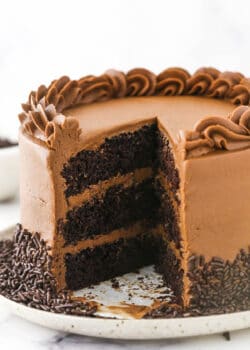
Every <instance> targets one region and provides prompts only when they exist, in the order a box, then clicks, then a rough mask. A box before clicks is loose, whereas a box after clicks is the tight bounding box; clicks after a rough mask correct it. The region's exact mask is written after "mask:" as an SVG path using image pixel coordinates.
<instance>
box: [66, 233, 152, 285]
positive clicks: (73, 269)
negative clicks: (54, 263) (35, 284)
mask: <svg viewBox="0 0 250 350" xmlns="http://www.w3.org/2000/svg"><path fill="white" fill-rule="evenodd" d="M155 243H156V242H155V240H153V239H152V236H151V235H150V234H146V233H145V234H143V235H140V236H137V237H133V238H129V239H125V238H121V239H119V240H117V241H115V242H112V243H107V244H104V245H101V246H98V247H95V248H94V249H90V248H88V249H84V250H82V251H81V252H79V253H78V254H75V255H72V254H66V255H65V265H66V285H67V288H69V289H70V290H77V289H80V288H83V287H86V286H89V285H90V284H94V283H97V282H100V281H105V280H107V279H110V278H112V277H115V276H119V275H122V274H124V273H127V272H131V271H133V270H135V269H137V268H140V267H142V266H145V265H150V264H152V263H154V261H155V258H156V254H157V251H158V248H157V246H154V244H155Z"/></svg>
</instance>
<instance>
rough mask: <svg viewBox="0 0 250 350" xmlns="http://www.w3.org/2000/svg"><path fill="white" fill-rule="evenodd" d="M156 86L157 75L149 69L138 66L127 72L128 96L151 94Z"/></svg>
mask: <svg viewBox="0 0 250 350" xmlns="http://www.w3.org/2000/svg"><path fill="white" fill-rule="evenodd" d="M155 88H156V75H155V74H154V73H152V72H150V71H149V70H146V69H142V68H136V69H132V70H130V71H129V72H128V73H127V96H150V95H153V94H154V92H155Z"/></svg>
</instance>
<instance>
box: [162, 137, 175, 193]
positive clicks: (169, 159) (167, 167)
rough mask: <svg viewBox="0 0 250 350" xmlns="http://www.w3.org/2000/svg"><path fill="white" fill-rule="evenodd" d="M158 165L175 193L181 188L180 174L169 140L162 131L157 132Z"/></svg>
mask: <svg viewBox="0 0 250 350" xmlns="http://www.w3.org/2000/svg"><path fill="white" fill-rule="evenodd" d="M157 163H158V164H157V165H158V167H159V169H160V170H161V171H162V172H163V173H164V176H165V177H166V179H167V181H168V183H169V188H170V189H171V190H172V191H173V192H174V193H175V192H176V191H177V190H178V189H179V186H180V178H179V173H178V170H177V169H176V166H175V161H174V156H173V153H172V151H171V147H170V143H169V140H168V139H167V138H166V136H164V135H163V133H162V132H161V131H160V130H157Z"/></svg>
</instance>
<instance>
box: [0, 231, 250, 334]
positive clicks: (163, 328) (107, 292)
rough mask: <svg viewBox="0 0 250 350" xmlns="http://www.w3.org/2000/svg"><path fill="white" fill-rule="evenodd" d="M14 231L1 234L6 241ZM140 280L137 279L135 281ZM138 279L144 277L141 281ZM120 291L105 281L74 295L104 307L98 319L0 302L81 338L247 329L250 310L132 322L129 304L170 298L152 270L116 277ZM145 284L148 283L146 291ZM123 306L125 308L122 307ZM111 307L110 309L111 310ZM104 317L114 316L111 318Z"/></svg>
mask: <svg viewBox="0 0 250 350" xmlns="http://www.w3.org/2000/svg"><path fill="white" fill-rule="evenodd" d="M12 232H13V228H11V229H9V230H5V231H4V232H1V233H0V237H1V238H3V237H4V238H7V237H9V236H10V234H11V233H12ZM138 277H139V279H138ZM141 277H144V279H143V281H142V280H141ZM117 280H118V283H119V288H118V289H117V288H116V289H114V288H113V287H112V282H110V281H106V282H103V283H101V284H99V285H98V286H95V287H94V288H85V289H82V290H81V291H78V292H77V293H75V295H76V296H84V297H85V298H86V297H87V298H89V299H90V300H95V301H98V302H100V303H102V304H103V307H102V308H99V310H98V312H97V315H98V316H99V317H98V318H93V317H82V316H81V317H80V316H70V315H62V314H53V313H50V312H45V311H40V310H35V309H32V308H29V307H27V306H24V305H21V304H18V303H15V302H13V301H10V300H8V299H6V298H4V297H0V302H1V303H4V304H5V305H7V306H8V307H9V308H10V310H11V311H12V312H13V313H14V314H16V315H18V316H20V317H22V318H24V319H26V320H29V321H31V322H34V323H37V324H40V325H42V326H45V327H49V328H53V329H56V330H60V331H64V332H71V333H77V334H81V335H88V336H95V337H104V338H115V339H163V338H177V337H187V336H196V335H197V336H198V335H206V334H213V333H222V332H226V331H233V330H239V329H243V328H248V327H250V311H245V312H238V313H234V314H226V315H216V316H203V317H186V318H173V319H134V318H133V317H134V316H133V313H132V314H130V313H129V311H128V310H129V309H130V308H129V307H128V306H129V305H130V304H131V306H133V307H134V305H136V306H139V307H141V306H146V307H147V306H150V305H151V304H152V303H153V301H154V300H155V299H156V298H157V297H159V295H162V296H164V298H171V293H172V292H171V290H170V289H168V288H166V287H161V286H159V285H161V277H160V276H159V275H157V274H156V273H155V272H154V270H153V268H152V267H146V268H143V269H141V270H140V271H139V272H138V273H130V274H126V275H124V276H121V277H119V278H117ZM145 283H146V284H147V286H146V288H145ZM124 305H125V306H126V307H124ZM110 307H111V308H110ZM107 317H114V318H113V319H110V318H107Z"/></svg>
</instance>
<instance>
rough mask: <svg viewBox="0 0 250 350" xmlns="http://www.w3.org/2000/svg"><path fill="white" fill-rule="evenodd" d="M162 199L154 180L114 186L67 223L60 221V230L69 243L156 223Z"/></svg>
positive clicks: (73, 212) (75, 211)
mask: <svg viewBox="0 0 250 350" xmlns="http://www.w3.org/2000/svg"><path fill="white" fill-rule="evenodd" d="M158 207H159V200H158V197H157V195H156V193H155V189H154V184H153V180H152V179H148V180H145V181H143V182H141V183H139V184H137V185H133V186H131V187H128V188H126V187H123V186H122V185H116V186H113V187H110V188H109V189H108V190H107V191H106V193H105V194H104V196H103V197H98V196H97V197H94V198H92V200H91V201H90V202H87V203H84V204H83V205H82V206H81V207H78V208H75V209H72V210H70V211H69V212H68V213H67V215H66V220H64V221H63V220H61V221H59V224H58V230H59V232H60V234H61V235H62V236H63V238H64V240H65V242H66V244H72V243H73V244H74V243H76V242H78V241H79V240H82V239H88V238H93V237H94V236H96V235H98V234H105V233H109V232H110V231H113V230H115V229H118V228H122V227H129V226H130V225H131V224H133V223H135V222H136V221H139V220H142V219H144V218H147V220H148V222H152V224H153V223H154V221H155V218H156V213H157V209H158Z"/></svg>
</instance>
